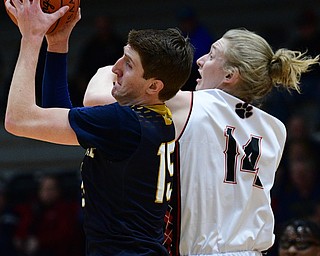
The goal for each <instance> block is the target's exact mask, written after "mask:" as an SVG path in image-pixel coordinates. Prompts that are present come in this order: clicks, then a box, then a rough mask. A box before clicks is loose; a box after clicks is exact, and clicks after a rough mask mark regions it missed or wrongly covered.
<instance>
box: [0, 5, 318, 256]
mask: <svg viewBox="0 0 320 256" xmlns="http://www.w3.org/2000/svg"><path fill="white" fill-rule="evenodd" d="M81 13H82V20H81V21H80V22H79V24H78V25H77V26H76V28H75V29H74V32H73V34H72V37H71V42H70V50H69V60H68V61H69V70H68V74H69V86H70V93H71V99H72V101H73V104H74V106H82V97H83V94H84V91H85V89H86V85H87V83H88V81H89V80H90V78H91V77H92V76H93V75H94V73H95V72H96V70H97V69H98V68H99V67H101V66H104V65H108V64H113V63H114V62H115V61H116V60H117V59H118V58H119V57H120V56H121V55H122V51H123V46H124V44H125V43H126V36H127V33H128V32H129V30H130V29H142V28H158V29H160V28H167V27H179V28H180V29H181V30H182V31H183V32H184V33H185V34H188V35H189V37H190V38H191V40H192V43H193V44H194V45H195V47H196V52H195V60H196V59H197V58H198V57H200V56H201V55H203V54H205V53H207V52H208V51H209V48H210V45H211V44H212V43H213V42H214V41H215V40H216V39H218V38H220V37H221V36H222V35H223V33H224V32H225V31H226V30H228V29H231V28H239V27H245V28H247V29H249V30H252V31H255V32H257V33H258V34H260V35H262V36H263V37H264V38H266V40H267V41H268V42H269V43H270V44H271V46H272V47H273V48H274V50H276V49H278V48H282V47H284V48H289V49H292V50H300V51H306V50H308V54H310V55H313V56H315V55H317V54H320V1H319V0H317V1H316V0H314V1H311V0H305V1H301V0H258V1H253V0H241V1H240V0H228V1H219V2H218V1H205V0H198V1H182V0H176V1H168V0H164V1H161V2H158V1H148V0H140V1H129V0H123V1H113V2H112V3H110V1H106V0H88V1H86V0H82V1H81ZM19 40H20V34H19V31H18V28H17V27H16V26H15V25H14V24H13V23H12V21H11V20H10V19H9V17H8V15H7V13H6V11H5V8H4V4H3V2H1V1H0V46H1V47H0V67H1V68H0V118H1V124H0V255H6V256H24V255H32V256H42V255H46V256H64V255H68V256H75V255H77V256H81V255H83V253H84V249H83V247H84V241H83V234H82V228H81V223H82V214H81V209H80V205H81V200H80V183H81V180H80V173H79V167H80V163H81V160H82V156H83V153H84V152H83V149H81V148H78V147H66V146H58V145H53V144H49V143H42V142H37V141H32V140H29V139H22V138H16V137H14V136H11V135H9V134H8V133H6V132H5V131H4V129H3V117H4V112H5V106H6V97H7V93H8V89H9V85H10V79H11V76H12V72H13V69H14V65H15V62H16V58H17V54H18V50H19ZM45 49H46V44H45V42H44V44H43V50H42V52H41V54H40V60H39V66H38V71H37V85H36V86H37V99H38V100H40V95H41V76H42V69H43V63H44V57H45ZM196 77H197V68H196V65H195V66H194V70H193V72H192V74H191V77H190V80H189V81H188V82H187V84H186V85H185V86H184V88H183V89H184V90H193V89H194V86H195V84H196V82H195V79H196ZM301 87H302V94H297V93H292V94H290V93H288V92H286V91H279V90H274V91H273V92H272V93H271V95H270V96H269V97H268V98H267V99H266V101H265V102H264V105H263V109H264V110H266V111H267V112H269V113H270V114H272V115H274V116H276V117H278V118H279V119H280V120H282V121H283V122H284V123H285V125H286V127H287V132H288V139H287V144H286V148H285V152H284V155H283V160H282V162H281V165H280V167H279V169H278V170H277V176H276V181H275V186H274V188H273V189H272V207H273V209H274V212H275V219H276V227H275V232H276V234H277V233H278V232H279V230H280V228H281V225H282V224H284V223H286V221H288V220H290V219H292V218H302V217H303V218H308V219H310V220H312V221H313V222H314V223H318V224H320V186H319V185H318V184H319V181H320V177H319V174H320V168H319V161H320V158H319V157H318V155H317V154H318V152H320V68H319V67H314V69H313V71H312V72H310V73H309V74H307V75H305V76H303V77H302V80H301ZM199 189H200V188H199ZM277 246H278V239H277V238H276V242H275V245H274V247H273V248H272V249H271V250H270V252H269V254H268V255H272V256H277V255H278V248H277Z"/></svg>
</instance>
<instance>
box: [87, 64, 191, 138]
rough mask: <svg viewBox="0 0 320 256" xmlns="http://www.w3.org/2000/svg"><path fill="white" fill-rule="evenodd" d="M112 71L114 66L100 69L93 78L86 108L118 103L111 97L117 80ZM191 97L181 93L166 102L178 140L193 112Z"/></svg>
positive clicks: (186, 93)
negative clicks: (191, 111) (190, 113)
mask: <svg viewBox="0 0 320 256" xmlns="http://www.w3.org/2000/svg"><path fill="white" fill-rule="evenodd" d="M111 69H112V66H105V67H102V68H99V69H98V71H97V73H96V74H95V75H94V76H93V77H92V78H91V80H90V82H89V84H88V87H87V89H86V92H85V95H84V99H83V104H84V106H97V105H105V104H110V103H113V102H115V101H116V100H115V98H114V97H113V96H112V95H111V89H112V86H113V82H114V81H115V79H116V75H115V74H114V73H113V72H112V70H111ZM191 97H192V93H191V92H187V91H179V92H178V93H177V94H176V96H174V97H173V98H172V99H170V100H168V101H166V105H167V106H168V107H169V108H170V110H171V112H172V116H173V121H174V124H175V129H176V139H177V138H178V137H179V135H180V134H181V132H182V129H183V128H184V126H185V124H186V121H187V118H188V115H189V112H190V110H191V100H192V99H191Z"/></svg>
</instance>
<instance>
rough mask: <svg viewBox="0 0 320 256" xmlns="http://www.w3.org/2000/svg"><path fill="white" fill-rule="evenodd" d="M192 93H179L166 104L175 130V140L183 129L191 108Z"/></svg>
mask: <svg viewBox="0 0 320 256" xmlns="http://www.w3.org/2000/svg"><path fill="white" fill-rule="evenodd" d="M192 95H193V92H188V91H179V92H178V93H177V94H176V96H174V97H173V98H172V99H170V100H168V101H167V102H166V105H167V106H168V107H169V109H170V110H171V112H172V118H173V122H174V125H175V130H176V138H178V137H179V135H180V134H181V132H182V130H183V129H184V127H185V125H186V123H187V120H188V117H189V114H190V111H191V107H192Z"/></svg>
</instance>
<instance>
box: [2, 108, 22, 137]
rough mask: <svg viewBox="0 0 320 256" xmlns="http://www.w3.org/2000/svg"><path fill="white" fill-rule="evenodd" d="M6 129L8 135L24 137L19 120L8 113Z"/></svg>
mask: <svg viewBox="0 0 320 256" xmlns="http://www.w3.org/2000/svg"><path fill="white" fill-rule="evenodd" d="M4 128H5V130H6V131H7V132H8V133H11V134H13V135H16V136H22V130H23V129H21V125H19V122H18V119H17V118H15V117H14V115H12V114H10V113H8V112H7V113H6V116H5V120H4Z"/></svg>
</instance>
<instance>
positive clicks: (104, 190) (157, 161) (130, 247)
mask: <svg viewBox="0 0 320 256" xmlns="http://www.w3.org/2000/svg"><path fill="white" fill-rule="evenodd" d="M69 120H70V124H71V126H72V128H73V129H74V131H75V132H76V134H77V137H78V141H79V143H80V145H81V146H82V147H84V148H85V149H87V151H86V155H85V157H84V160H83V163H82V169H81V175H82V179H83V196H84V201H83V206H84V207H83V208H84V214H85V221H84V229H85V233H86V239H87V256H105V255H168V253H167V250H166V249H165V247H164V246H163V245H162V243H163V225H164V214H165V212H166V209H167V205H168V200H169V198H170V195H171V187H172V176H173V162H174V154H173V151H174V136H175V132H174V126H173V124H170V125H167V124H166V123H165V119H164V118H163V116H162V115H160V114H159V113H157V112H155V111H152V110H150V109H148V108H145V107H137V106H136V107H123V106H120V105H119V104H118V103H114V104H111V105H106V106H97V107H93V108H75V109H71V110H70V112H69Z"/></svg>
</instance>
